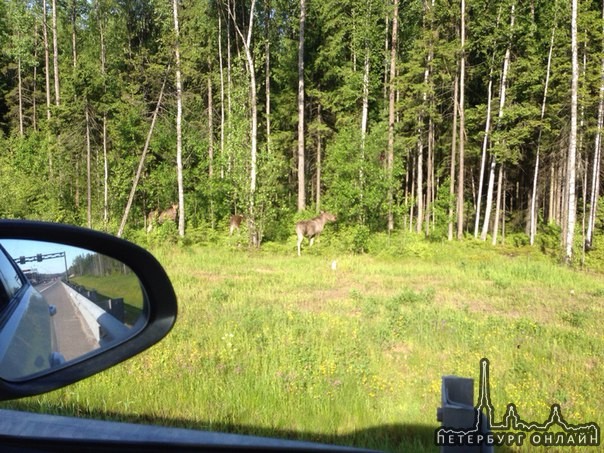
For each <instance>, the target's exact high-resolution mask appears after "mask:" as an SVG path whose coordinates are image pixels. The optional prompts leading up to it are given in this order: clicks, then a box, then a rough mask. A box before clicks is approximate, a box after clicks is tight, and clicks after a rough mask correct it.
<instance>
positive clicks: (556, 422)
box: [435, 358, 600, 447]
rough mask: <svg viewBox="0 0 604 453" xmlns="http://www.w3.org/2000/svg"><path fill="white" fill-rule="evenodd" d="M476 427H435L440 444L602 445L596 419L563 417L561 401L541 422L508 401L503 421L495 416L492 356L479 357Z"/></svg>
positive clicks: (437, 442) (554, 405)
mask: <svg viewBox="0 0 604 453" xmlns="http://www.w3.org/2000/svg"><path fill="white" fill-rule="evenodd" d="M474 410H475V414H474V427H473V428H465V429H461V428H447V427H441V428H439V429H437V430H436V432H435V434H436V444H437V445H438V446H481V445H487V446H491V445H498V446H501V445H507V446H522V445H525V444H528V443H530V444H531V445H533V446H545V447H553V446H556V447H557V446H579V447H597V446H599V445H600V427H599V426H598V424H597V423H584V424H572V423H570V422H569V421H567V420H566V419H565V418H564V415H563V413H562V409H561V408H560V405H558V404H553V405H552V406H551V410H550V414H549V417H548V418H547V420H545V421H544V422H542V423H539V422H527V421H525V420H523V419H522V418H521V416H520V414H519V412H518V410H517V408H516V405H515V404H513V403H510V404H508V406H507V409H506V411H505V414H504V415H503V417H502V419H501V421H499V422H498V421H496V420H495V408H494V407H493V403H492V402H491V389H490V385H489V360H488V359H486V358H483V359H481V361H480V386H479V395H478V405H477V406H476V407H475V408H474Z"/></svg>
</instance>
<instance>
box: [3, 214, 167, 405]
mask: <svg viewBox="0 0 604 453" xmlns="http://www.w3.org/2000/svg"><path fill="white" fill-rule="evenodd" d="M176 311H177V305H176V295H175V294H174V289H173V288H172V284H171V283H170V280H169V279H168V277H167V275H166V273H165V271H164V270H163V268H162V267H161V265H160V264H159V263H158V261H157V260H156V259H155V258H154V257H153V256H152V255H151V254H150V253H149V252H147V251H146V250H144V249H142V248H140V247H138V246H136V245H134V244H132V243H129V242H127V241H124V240H122V239H119V238H116V237H114V236H110V235H107V234H104V233H100V232H97V231H93V230H88V229H85V228H79V227H74V226H69V225H61V224H53V223H45V222H34V221H21V220H0V401H2V400H7V399H13V398H19V397H23V396H29V395H35V394H39V393H43V392H47V391H50V390H54V389H56V388H59V387H63V386H65V385H68V384H71V383H73V382H76V381H78V380H80V379H83V378H86V377H88V376H90V375H92V374H95V373H98V372H99V371H102V370H104V369H106V368H109V367H111V366H113V365H115V364H117V363H119V362H121V361H123V360H126V359H127V358H129V357H132V356H134V355H136V354H138V353H139V352H141V351H143V350H144V349H147V348H148V347H150V346H151V345H153V344H155V343H156V342H158V341H159V340H160V339H161V338H163V337H164V336H165V335H166V334H167V333H168V332H169V331H170V329H171V328H172V326H173V324H174V322H175V320H176Z"/></svg>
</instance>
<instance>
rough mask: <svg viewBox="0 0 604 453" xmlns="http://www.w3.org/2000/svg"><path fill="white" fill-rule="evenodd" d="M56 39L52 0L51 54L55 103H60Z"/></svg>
mask: <svg viewBox="0 0 604 453" xmlns="http://www.w3.org/2000/svg"><path fill="white" fill-rule="evenodd" d="M57 41H58V36H57V1H56V0H52V49H53V52H52V55H53V68H54V76H55V105H61V95H60V92H61V91H60V89H59V47H58V43H57Z"/></svg>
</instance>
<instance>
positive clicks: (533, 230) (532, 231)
mask: <svg viewBox="0 0 604 453" xmlns="http://www.w3.org/2000/svg"><path fill="white" fill-rule="evenodd" d="M555 34H556V29H555V28H553V29H552V37H551V40H550V45H549V53H548V56H547V69H546V73H545V86H544V87H543V102H542V103H541V122H540V124H539V135H538V136H537V155H536V157H535V172H534V175H533V193H532V196H531V212H530V227H529V242H530V244H531V245H533V244H534V243H535V235H536V234H537V220H538V219H537V209H536V207H537V184H538V180H539V159H540V151H541V135H542V133H543V119H544V118H545V106H546V105H547V90H548V88H549V77H550V73H551V67H552V53H553V50H554V37H555Z"/></svg>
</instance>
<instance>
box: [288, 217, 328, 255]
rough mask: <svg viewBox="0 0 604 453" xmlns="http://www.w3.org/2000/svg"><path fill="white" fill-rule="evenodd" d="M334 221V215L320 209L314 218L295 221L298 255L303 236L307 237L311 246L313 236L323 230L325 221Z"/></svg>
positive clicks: (316, 235)
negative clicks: (319, 212) (318, 214)
mask: <svg viewBox="0 0 604 453" xmlns="http://www.w3.org/2000/svg"><path fill="white" fill-rule="evenodd" d="M335 221H336V216H335V215H333V214H331V213H329V212H323V211H321V215H320V216H318V217H315V218H314V219H311V220H300V221H299V222H298V223H296V234H297V235H298V256H300V244H302V241H303V240H304V236H306V237H307V238H308V239H309V241H310V245H311V246H312V244H313V242H314V240H315V238H316V237H318V236H319V235H320V234H321V231H323V228H324V227H325V224H326V223H327V222H335Z"/></svg>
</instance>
